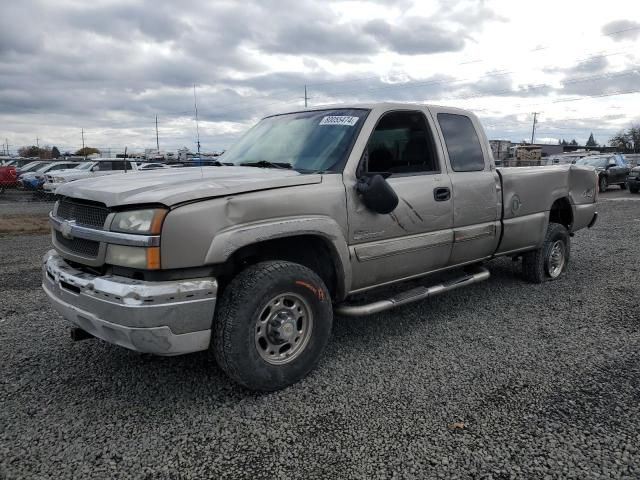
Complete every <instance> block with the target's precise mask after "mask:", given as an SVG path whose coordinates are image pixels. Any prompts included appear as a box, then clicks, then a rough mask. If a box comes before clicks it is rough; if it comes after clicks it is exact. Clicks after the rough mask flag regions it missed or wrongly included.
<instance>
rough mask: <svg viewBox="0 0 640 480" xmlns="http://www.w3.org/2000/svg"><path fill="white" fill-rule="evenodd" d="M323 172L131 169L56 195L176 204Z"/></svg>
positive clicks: (305, 179) (306, 180)
mask: <svg viewBox="0 0 640 480" xmlns="http://www.w3.org/2000/svg"><path fill="white" fill-rule="evenodd" d="M321 181H322V175H320V174H301V173H299V172H297V171H295V170H285V169H271V168H257V167H227V166H223V167H202V168H199V167H188V168H171V169H163V170H155V171H146V172H129V173H122V174H116V175H108V176H102V177H94V178H90V179H83V180H77V181H75V182H69V183H65V184H62V185H60V187H58V189H57V190H56V194H59V195H64V196H67V197H74V198H82V199H85V200H93V201H96V202H101V203H104V204H105V205H107V206H108V207H113V206H119V205H133V204H145V203H159V204H163V205H167V206H169V207H170V206H173V205H177V204H180V203H184V202H190V201H194V200H201V199H205V198H213V197H220V196H225V195H232V194H237V193H244V192H253V191H258V190H268V189H272V188H282V187H292V186H296V185H308V184H313V183H320V182H321Z"/></svg>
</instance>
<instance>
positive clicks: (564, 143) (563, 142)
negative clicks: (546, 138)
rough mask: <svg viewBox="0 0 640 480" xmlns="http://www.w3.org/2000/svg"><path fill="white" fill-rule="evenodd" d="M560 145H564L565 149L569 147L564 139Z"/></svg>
mask: <svg viewBox="0 0 640 480" xmlns="http://www.w3.org/2000/svg"><path fill="white" fill-rule="evenodd" d="M560 145H562V146H563V147H566V146H567V145H569V144H568V143H567V141H566V140H565V139H564V138H563V139H562V141H561V142H560Z"/></svg>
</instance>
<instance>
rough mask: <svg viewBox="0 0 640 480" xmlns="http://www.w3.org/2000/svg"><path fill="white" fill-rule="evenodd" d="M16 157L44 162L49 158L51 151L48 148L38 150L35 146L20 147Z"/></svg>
mask: <svg viewBox="0 0 640 480" xmlns="http://www.w3.org/2000/svg"><path fill="white" fill-rule="evenodd" d="M58 153H59V152H58ZM18 155H20V156H21V157H38V158H42V159H45V160H46V159H49V158H51V149H50V148H49V147H43V148H38V147H37V146H35V145H29V146H27V147H20V148H19V149H18Z"/></svg>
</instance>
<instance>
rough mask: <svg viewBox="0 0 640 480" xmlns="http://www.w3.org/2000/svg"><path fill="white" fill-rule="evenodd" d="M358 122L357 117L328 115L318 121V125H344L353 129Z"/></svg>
mask: <svg viewBox="0 0 640 480" xmlns="http://www.w3.org/2000/svg"><path fill="white" fill-rule="evenodd" d="M357 121H358V117H349V116H347V115H329V116H327V117H324V118H323V119H322V120H320V125H346V126H348V127H353V126H354V125H355V124H356V122H357Z"/></svg>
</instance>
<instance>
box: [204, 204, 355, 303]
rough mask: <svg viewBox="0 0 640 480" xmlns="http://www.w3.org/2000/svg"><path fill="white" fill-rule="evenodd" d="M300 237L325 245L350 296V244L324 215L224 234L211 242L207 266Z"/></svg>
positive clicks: (238, 228) (239, 228) (234, 228)
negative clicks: (312, 237) (257, 245)
mask: <svg viewBox="0 0 640 480" xmlns="http://www.w3.org/2000/svg"><path fill="white" fill-rule="evenodd" d="M300 235H315V236H319V237H322V238H323V239H324V240H325V241H326V243H327V244H328V246H329V247H330V250H331V253H332V256H333V257H334V261H335V263H336V266H337V268H338V272H337V274H338V284H339V291H341V292H348V291H349V289H350V288H351V278H352V277H351V262H350V260H349V248H348V246H347V241H346V239H345V237H344V233H343V232H342V229H341V228H340V226H339V225H338V223H337V222H336V221H335V220H333V219H332V218H330V217H326V216H322V215H311V216H295V217H280V218H272V219H269V220H267V221H260V222H252V223H245V224H241V225H234V226H232V227H229V228H226V229H224V230H221V231H219V232H218V233H217V234H216V236H215V237H214V238H213V241H212V242H211V246H210V247H209V250H208V251H207V255H206V258H205V263H206V264H218V263H224V262H225V261H227V260H228V259H229V258H230V257H231V255H233V254H234V253H235V252H236V251H238V250H239V249H241V248H242V247H246V246H248V245H252V244H255V243H259V242H264V241H267V240H275V239H278V238H286V237H292V236H300Z"/></svg>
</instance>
